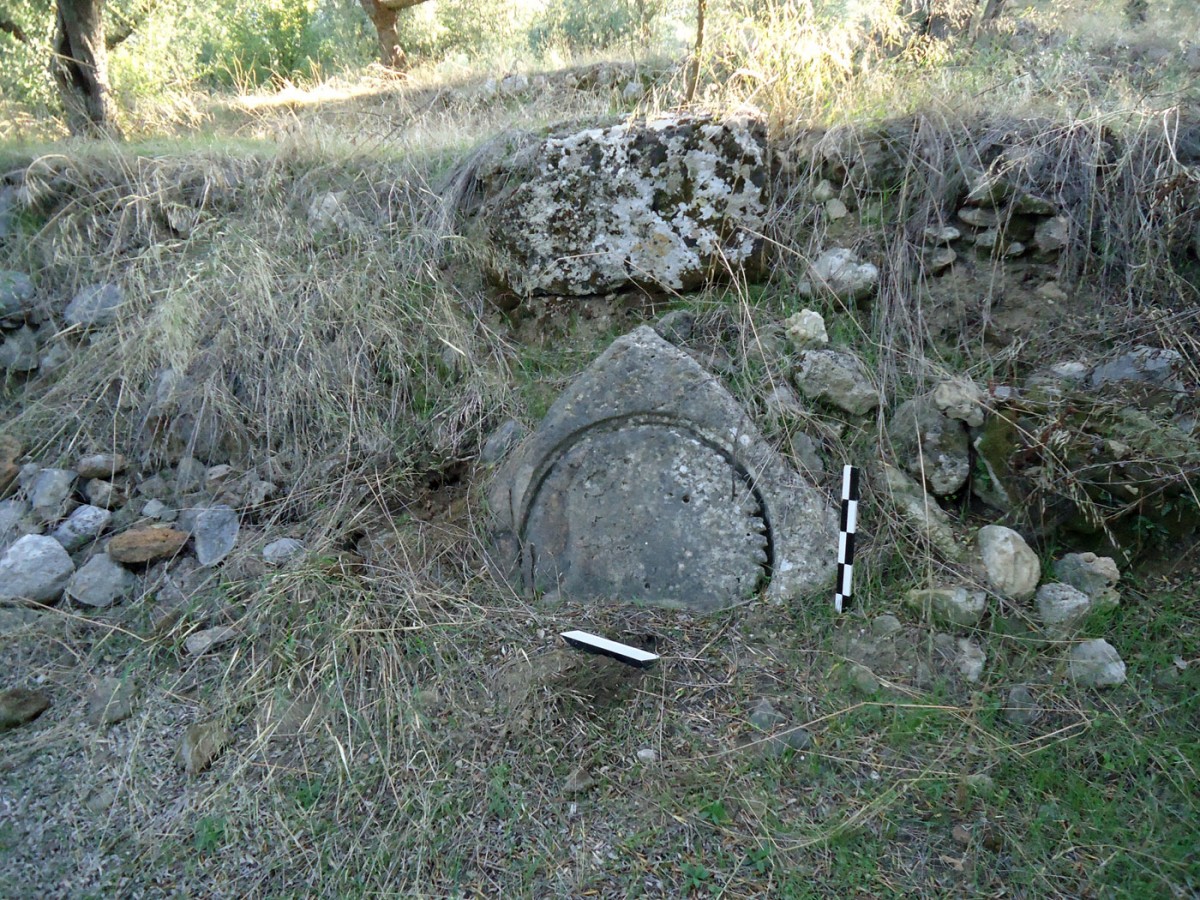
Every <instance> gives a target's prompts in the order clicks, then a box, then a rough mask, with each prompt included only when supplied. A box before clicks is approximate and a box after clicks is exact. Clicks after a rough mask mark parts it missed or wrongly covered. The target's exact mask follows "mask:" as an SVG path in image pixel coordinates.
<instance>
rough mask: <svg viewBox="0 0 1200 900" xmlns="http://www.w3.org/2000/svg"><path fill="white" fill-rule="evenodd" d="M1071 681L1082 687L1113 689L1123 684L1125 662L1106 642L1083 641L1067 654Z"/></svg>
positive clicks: (1115, 649) (1114, 648)
mask: <svg viewBox="0 0 1200 900" xmlns="http://www.w3.org/2000/svg"><path fill="white" fill-rule="evenodd" d="M1067 671H1068V672H1069V674H1070V676H1071V679H1072V680H1073V681H1074V682H1075V683H1076V684H1079V685H1083V686H1084V687H1115V686H1117V685H1119V684H1124V683H1125V662H1124V661H1123V660H1122V659H1121V654H1119V653H1117V648H1116V647H1114V646H1113V645H1112V644H1110V643H1109V642H1108V641H1103V640H1096V641H1084V642H1083V643H1081V644H1076V645H1075V646H1074V647H1072V648H1071V649H1070V651H1068V653H1067Z"/></svg>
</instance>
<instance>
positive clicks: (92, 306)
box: [63, 284, 125, 328]
mask: <svg viewBox="0 0 1200 900" xmlns="http://www.w3.org/2000/svg"><path fill="white" fill-rule="evenodd" d="M124 302H125V295H124V293H123V292H122V291H121V288H120V287H119V286H118V285H115V284H89V285H88V286H87V287H84V288H81V289H80V291H79V293H77V294H76V295H75V296H74V297H73V298H72V300H71V302H70V303H68V304H67V308H66V310H65V311H64V312H63V319H64V320H65V321H66V322H67V324H68V325H79V326H81V327H83V328H101V327H103V326H105V325H111V324H112V323H113V322H115V321H116V320H117V315H118V314H119V312H120V309H121V305H122V304H123V303H124Z"/></svg>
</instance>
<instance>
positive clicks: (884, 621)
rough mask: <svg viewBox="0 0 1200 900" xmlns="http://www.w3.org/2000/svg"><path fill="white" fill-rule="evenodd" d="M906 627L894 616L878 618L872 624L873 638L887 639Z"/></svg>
mask: <svg viewBox="0 0 1200 900" xmlns="http://www.w3.org/2000/svg"><path fill="white" fill-rule="evenodd" d="M903 629H904V625H903V624H902V623H901V621H900V620H899V619H897V618H896V617H895V616H892V615H882V616H876V617H875V619H874V620H873V621H872V622H871V637H873V638H885V637H890V636H891V635H893V634H896V633H897V632H898V631H902V630H903Z"/></svg>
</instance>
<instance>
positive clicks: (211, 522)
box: [180, 504, 241, 566]
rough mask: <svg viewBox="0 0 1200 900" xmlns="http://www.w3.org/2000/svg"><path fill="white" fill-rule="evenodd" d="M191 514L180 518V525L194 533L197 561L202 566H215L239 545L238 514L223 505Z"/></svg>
mask: <svg viewBox="0 0 1200 900" xmlns="http://www.w3.org/2000/svg"><path fill="white" fill-rule="evenodd" d="M189 512H191V514H189V515H184V516H180V523H181V524H182V525H183V527H185V528H187V529H188V530H189V531H191V532H192V537H193V539H194V540H195V543H196V559H197V560H199V562H200V565H202V566H215V565H216V564H217V563H219V562H220V561H221V560H223V559H224V558H225V557H226V556H228V555H229V552H230V551H231V550H232V549H233V548H234V546H235V545H236V544H237V539H238V531H239V530H240V527H241V526H240V524H239V522H238V514H237V512H235V511H234V510H233V509H232V508H230V507H228V506H225V505H223V504H222V505H219V506H211V507H207V508H205V509H199V510H195V511H189Z"/></svg>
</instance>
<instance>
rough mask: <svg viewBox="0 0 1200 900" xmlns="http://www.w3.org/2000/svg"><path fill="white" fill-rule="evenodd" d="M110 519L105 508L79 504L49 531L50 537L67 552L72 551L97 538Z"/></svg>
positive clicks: (110, 516)
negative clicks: (64, 519)
mask: <svg viewBox="0 0 1200 900" xmlns="http://www.w3.org/2000/svg"><path fill="white" fill-rule="evenodd" d="M111 521H112V513H111V512H109V511H108V510H107V509H101V508H100V507H99V506H88V505H84V506H80V507H79V508H77V509H76V510H75V511H74V512H73V513H71V515H69V516H67V519H66V521H65V522H63V523H62V524H61V525H59V526H58V527H57V528H55V529H54V531H53V532H51V534H50V537H52V538H54V539H55V540H56V541H58V542H59V543H60V544H62V545H63V549H65V550H66V551H67V552H68V553H74V552H75V551H76V550H78V549H79V548H80V547H83V546H84V545H86V544H88V543H90V542H91V541H94V540H95V539H96V538H98V537H99V536H100V534H101V533H102V532H103V531H104V529H105V528H107V527H108V523H109V522H111Z"/></svg>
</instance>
